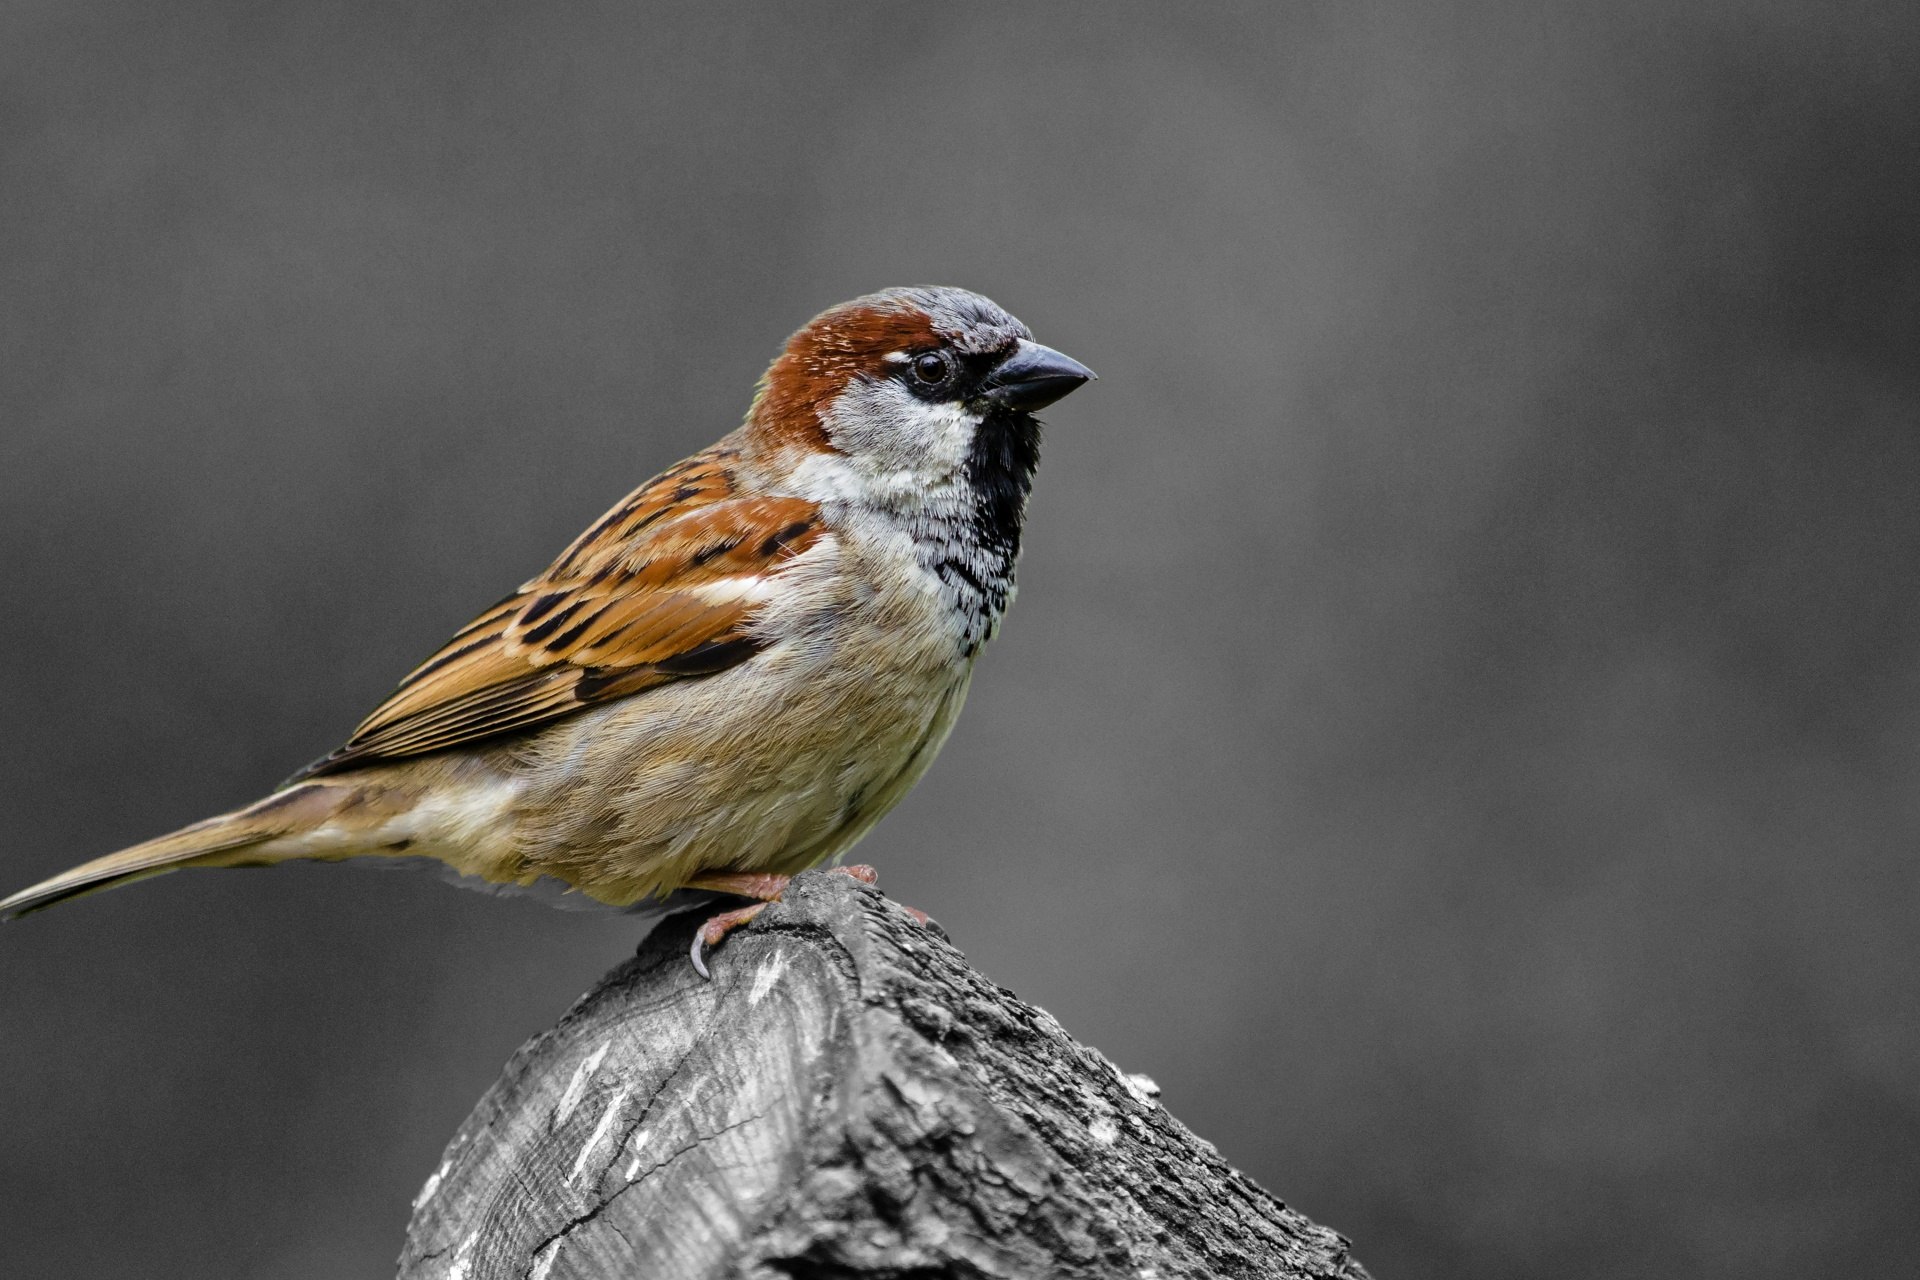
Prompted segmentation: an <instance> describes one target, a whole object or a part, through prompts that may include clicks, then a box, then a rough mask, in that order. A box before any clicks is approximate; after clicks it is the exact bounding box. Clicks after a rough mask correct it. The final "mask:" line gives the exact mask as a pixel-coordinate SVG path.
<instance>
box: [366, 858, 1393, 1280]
mask: <svg viewBox="0 0 1920 1280" xmlns="http://www.w3.org/2000/svg"><path fill="white" fill-rule="evenodd" d="M698 918H699V916H698V915H692V916H685V915H683V916H679V917H675V918H673V919H671V920H669V921H667V922H666V923H665V924H663V925H661V927H660V928H658V929H656V930H655V931H654V933H653V935H652V936H651V937H650V938H648V939H647V941H646V942H645V943H644V944H643V945H642V946H641V948H640V952H639V954H638V955H637V956H635V957H634V958H633V959H632V960H629V961H628V962H626V963H625V964H623V965H621V966H619V967H618V968H616V969H614V970H613V971H612V972H611V973H609V974H608V975H607V976H606V977H605V978H604V979H602V980H601V982H600V984H599V985H598V986H597V987H595V988H594V989H593V990H592V991H591V992H589V993H588V994H587V995H586V996H584V997H582V998H581V1000H580V1001H579V1003H578V1004H576V1005H575V1006H574V1007H573V1008H572V1009H571V1010H570V1011H568V1013H567V1014H566V1016H565V1017H564V1018H562V1019H561V1020H560V1023H559V1025H557V1026H555V1027H554V1028H553V1029H552V1030H550V1031H547V1032H545V1033H543V1034H541V1035H539V1036H536V1037H535V1038H534V1039H533V1040H532V1041H531V1042H529V1043H528V1044H527V1045H526V1046H524V1047H523V1048H522V1049H521V1050H520V1051H519V1052H518V1053H516V1054H515V1055H514V1057H513V1060H512V1061H511V1062H509V1063H508V1064H507V1068H506V1071H505V1072H504V1074H503V1075H502V1076H501V1078H500V1080H499V1081H498V1082H497V1083H496V1084H495V1085H494V1086H493V1088H492V1089H490V1090H489V1091H488V1092H487V1094H486V1096H485V1097H483V1098H482V1099H481V1100H480V1102H479V1105H477V1106H476V1107H475V1108H474V1111H473V1114H472V1115H470V1116H468V1117H467V1120H466V1123H465V1124H463V1125H462V1126H461V1128H460V1132H459V1133H458V1134H457V1135H456V1136H455V1137H454V1139H453V1142H452V1144H451V1145H450V1146H449V1147H448V1148H447V1152H446V1156H445V1158H444V1159H443V1160H442V1161H441V1164H440V1167H439V1169H438V1170H436V1171H435V1172H434V1174H433V1176H432V1177H430V1178H428V1179H427V1183H426V1185H425V1186H424V1187H423V1188H422V1189H421V1191H420V1195H419V1198H418V1199H417V1200H416V1201H415V1202H414V1210H413V1221H412V1223H411V1224H410V1225H409V1227H408V1231H407V1243H406V1248H405V1250H404V1252H403V1253H402V1255H401V1259H400V1275H401V1276H402V1277H404V1278H406V1280H427V1278H428V1277H432V1278H433V1280H508V1278H509V1277H511V1278H512V1280H562V1278H575V1280H612V1278H614V1277H621V1278H623V1280H624V1278H627V1277H636V1278H644V1280H694V1278H695V1277H719V1276H730V1277H741V1278H743V1280H795V1278H796V1277H807V1278H809V1280H825V1278H826V1277H876V1278H877V1277H888V1278H890V1280H908V1278H912V1280H936V1278H937V1277H956V1278H957V1277H969V1278H973V1277H992V1278H998V1277H1007V1278H1008V1280H1013V1278H1016V1277H1017V1278H1019V1280H1034V1278H1036V1277H1096V1276H1098V1277H1110V1276H1125V1277H1133V1278H1135V1280H1172V1277H1176V1276H1179V1277H1188V1276H1191V1277H1218V1276H1235V1277H1240V1276H1246V1277H1253V1276H1259V1277H1306V1276H1319V1277H1345V1278H1348V1280H1365V1278H1366V1272H1365V1271H1364V1270H1363V1269H1362V1268H1361V1266H1360V1264H1359V1263H1358V1262H1356V1261H1355V1260H1354V1259H1353V1257H1352V1256H1351V1254H1350V1253H1349V1252H1348V1247H1347V1242H1346V1240H1344V1239H1342V1238H1341V1237H1340V1236H1339V1235H1337V1234H1335V1233H1334V1232H1332V1231H1330V1230H1328V1229H1327V1228H1325V1227H1321V1226H1317V1225H1315V1224H1314V1223H1312V1222H1309V1221H1308V1220H1307V1219H1306V1218H1304V1217H1302V1216H1301V1215H1300V1214H1298V1213H1296V1212H1294V1211H1293V1210H1291V1209H1288V1208H1287V1207H1286V1206H1285V1205H1283V1204H1281V1203H1280V1202H1279V1201H1278V1200H1276V1199H1274V1198H1273V1197H1272V1196H1270V1195H1268V1194H1267V1193H1266V1192H1265V1191H1263V1190H1262V1189H1261V1188H1260V1187H1258V1186H1257V1185H1255V1184H1254V1183H1253V1182H1252V1181H1250V1180H1249V1179H1247V1178H1245V1177H1243V1176H1242V1175H1240V1174H1239V1173H1237V1172H1235V1171H1234V1170H1233V1169H1232V1168H1230V1167H1229V1166H1228V1165H1227V1164H1226V1162H1225V1161H1223V1160H1222V1159H1221V1158H1220V1155H1219V1153H1218V1152H1216V1151H1215V1150H1214V1148H1213V1147H1212V1146H1211V1145H1210V1144H1208V1143H1207V1142H1204V1141H1202V1140H1201V1139H1199V1138H1197V1137H1195V1136H1194V1135H1193V1134H1192V1133H1191V1132H1189V1131H1188V1130H1187V1129H1186V1127H1185V1126H1184V1125H1182V1124H1180V1123H1179V1122H1178V1121H1177V1120H1175V1119H1173V1117H1171V1116H1169V1115H1168V1114H1167V1113H1166V1111H1165V1110H1163V1109H1162V1108H1161V1107H1160V1106H1159V1103H1158V1101H1157V1094H1158V1090H1157V1089H1156V1088H1155V1086H1154V1085H1153V1083H1152V1082H1151V1081H1149V1080H1147V1079H1146V1078H1145V1077H1143V1076H1128V1075H1126V1074H1124V1073H1122V1072H1121V1071H1120V1070H1119V1069H1118V1068H1117V1067H1115V1066H1114V1065H1113V1064H1112V1063H1111V1062H1109V1061H1108V1060H1107V1059H1106V1058H1105V1057H1104V1056H1102V1055H1101V1054H1100V1053H1098V1052H1097V1051H1095V1050H1092V1049H1089V1048H1086V1047H1084V1046H1082V1045H1079V1044H1076V1043H1075V1042H1074V1041H1073V1039H1072V1038H1071V1037H1070V1036H1068V1035H1067V1033H1066V1032H1065V1031H1064V1030H1063V1029H1062V1028H1061V1027H1060V1024H1059V1023H1057V1022H1055V1021H1054V1019H1053V1018H1052V1016H1051V1015H1049V1014H1047V1013H1046V1012H1045V1011H1043V1010H1041V1009H1037V1008H1035V1007H1034V1006H1032V1005H1029V1004H1026V1003H1024V1002H1022V1001H1021V1000H1019V999H1018V998H1016V997H1015V996H1014V995H1012V994H1011V993H1010V992H1007V991H1004V990H1002V989H1000V988H999V987H996V986H994V985H993V984H992V983H991V982H988V981H987V980H986V979H985V978H983V977H981V976H980V974H978V973H977V972H975V971H974V970H973V969H972V968H971V967H970V966H969V965H968V964H967V962H966V959H965V957H963V956H962V955H961V954H960V953H959V951H957V950H955V949H954V947H953V946H952V945H951V944H949V943H948V942H947V941H946V939H945V937H944V935H943V934H941V933H940V932H939V931H938V929H937V926H936V927H922V926H920V925H918V924H915V923H914V922H913V921H912V920H911V919H909V918H908V916H907V915H906V913H905V912H904V911H902V910H901V909H900V908H899V907H897V906H895V905H894V904H892V903H890V902H889V901H887V899H886V898H884V897H883V896H881V895H880V894H879V893H878V892H877V891H875V890H873V889H870V888H867V887H866V886H863V885H860V884H856V883H855V882H854V881H852V880H851V879H849V878H847V877H845V876H839V875H828V874H824V873H819V872H815V873H810V874H808V875H805V876H801V877H799V878H798V879H796V880H795V881H794V884H793V887H792V890H791V892H790V893H789V894H788V896H787V900H786V902H784V903H782V904H779V905H776V906H774V907H771V908H769V909H768V910H767V911H766V912H765V913H764V914H762V915H761V917H760V919H759V920H758V921H756V922H755V923H754V924H753V925H752V926H751V927H749V928H747V929H744V930H742V931H740V932H738V933H735V934H734V935H733V936H732V937H731V938H729V939H727V941H726V942H725V943H724V944H723V945H722V946H721V947H720V948H719V949H717V950H716V951H715V952H714V953H713V955H712V956H711V958H710V963H711V965H712V969H713V975H714V980H713V981H712V982H706V981H703V980H701V978H700V977H699V976H698V975H697V974H695V972H694V971H693V968H692V966H691V965H690V964H689V963H688V960H687V949H688V945H689V943H690V941H691V937H692V931H693V928H694V925H695V922H696V921H697V919H698Z"/></svg>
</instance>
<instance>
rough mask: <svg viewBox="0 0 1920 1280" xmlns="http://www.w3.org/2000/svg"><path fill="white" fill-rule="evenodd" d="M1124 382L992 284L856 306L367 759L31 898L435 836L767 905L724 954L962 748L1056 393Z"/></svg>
mask: <svg viewBox="0 0 1920 1280" xmlns="http://www.w3.org/2000/svg"><path fill="white" fill-rule="evenodd" d="M1093 376H1094V375H1093V373H1092V371H1091V370H1089V369H1088V368H1087V367H1086V366H1084V365H1082V364H1080V363H1079V362H1078V361H1076V360H1073V359H1071V358H1070V357H1068V356H1065V355H1062V354H1061V353H1060V352H1058V351H1055V350H1052V349H1051V348H1049V347H1044V346H1041V345H1040V344H1039V343H1037V342H1035V341H1034V340H1033V336H1032V334H1031V333H1030V332H1029V331H1028V329H1027V327H1026V326H1025V325H1024V324H1022V323H1020V321H1018V320H1016V319H1015V318H1014V317H1013V316H1011V315H1009V314H1008V313H1007V312H1005V311H1003V310H1002V309H1001V308H1000V307H999V306H997V305H995V304H994V303H993V302H991V301H989V300H988V299H986V298H983V297H981V296H980V295H979V294H975V293H970V292H967V291H966V290H964V289H955V288H936V287H919V288H903V289H889V290H886V291H884V292H881V293H875V294H870V295H868V296H866V297H862V298H856V299H855V300H853V301H851V302H846V303H842V304H841V305H839V306H836V307H833V308H830V309H829V310H827V311H825V312H822V313H821V314H820V315H818V316H816V317H815V318H814V319H813V320H812V321H810V322H809V323H808V324H807V325H806V326H805V327H803V328H802V329H800V330H799V331H798V332H797V333H795V334H794V335H793V336H792V337H791V338H789V339H788V341H787V343H786V345H785V347H784V349H783V350H782V351H781V353H780V355H779V356H778V357H777V358H776V359H775V360H774V362H773V364H772V365H771V366H770V367H769V368H768V369H767V372H766V374H765V375H764V376H763V377H762V378H761V380H760V383H759V386H758V388H757V390H756V392H755V394H754V397H753V400H752V403H751V405H750V407H749V409H748V411H747V415H746V420H745V422H744V424H743V425H741V426H740V427H739V428H738V429H737V430H735V431H734V432H732V433H731V434H729V435H727V436H725V437H723V438H722V439H721V440H720V441H719V442H718V443H716V444H714V445H713V446H711V447H710V448H708V449H705V450H703V451H702V452H700V453H696V454H694V455H693V456H692V457H690V458H688V459H686V460H685V461H683V462H681V463H680V464H678V465H677V466H674V467H672V468H670V469H668V470H667V471H665V472H663V473H661V474H660V475H659V476H657V477H655V478H654V479H652V480H649V481H647V482H646V483H645V484H643V485H641V486H640V487H639V488H638V489H635V490H634V491H633V492H632V493H630V494H628V495H627V496H626V497H625V498H623V499H621V500H620V502H618V503H617V504H615V505H614V507H613V509H612V510H611V511H608V512H607V513H606V514H605V515H604V516H602V517H601V518H600V519H599V520H597V521H595V522H594V524H593V525H592V527H590V528H589V529H587V531H586V532H585V533H583V534H581V535H580V536H579V537H578V538H577V539H575V540H574V542H573V544H572V545H571V546H569V547H567V549H566V550H565V551H563V552H561V553H560V556H559V558H558V559H557V560H555V561H554V562H553V564H552V565H551V566H550V567H549V568H548V569H547V570H546V571H545V572H544V573H542V574H540V575H539V576H538V577H536V578H534V579H532V580H531V581H529V582H527V583H525V584H524V585H522V586H521V587H520V589H519V590H517V591H515V592H513V593H512V594H511V595H509V596H507V597H506V598H505V599H504V600H502V601H500V602H499V603H498V604H496V605H494V606H493V607H492V608H490V609H488V610H486V611H485V612H483V613H481V614H480V616H479V617H477V618H475V619H474V620H473V621H472V622H470V623H468V624H467V625H466V626H465V627H463V628H461V629H460V630H459V631H458V632H456V633H455V634H454V636H453V638H452V639H451V640H449V641H448V642H447V643H446V644H445V645H444V646H443V647H442V648H441V649H440V650H439V651H438V652H437V653H435V654H434V655H433V656H432V657H430V658H428V659H427V661H425V662H424V663H422V664H421V665H420V666H418V667H416V668H415V669H414V670H413V672H412V673H411V674H410V675H408V676H407V677H406V678H405V679H404V680H402V681H401V682H400V685H399V687H398V688H397V689H395V690H394V691H393V693H392V694H391V695H390V696H389V697H388V698H387V700H386V701H385V702H383V703H381V704H380V706H379V707H378V708H376V709H375V710H374V712H373V714H372V715H370V716H368V717H367V718H366V719H365V720H364V721H362V722H361V724H360V726H359V728H357V729H355V730H354V732H353V734H352V736H351V737H349V738H348V739H347V741H346V742H345V744H344V745H342V746H341V747H340V748H339V749H337V750H335V751H333V752H332V753H331V754H329V755H326V756H324V757H322V758H321V759H319V760H317V761H315V762H314V763H312V764H310V765H308V766H307V767H306V768H305V769H303V770H301V771H300V772H299V773H297V774H295V775H294V776H293V777H292V778H290V779H288V780H287V781H286V782H285V783H283V784H281V786H280V787H279V789H277V790H275V791H274V792H273V793H272V794H270V795H268V796H266V797H265V798H263V799H261V800H258V801H256V802H254V803H253V804H249V805H246V806H244V807H242V808H239V809H235V810H233V811H232V812H229V813H223V814H219V815H217V816H215V817H212V818H208V819H205V820H204V821H201V822H196V823H194V824H193V825H191V826H188V827H184V828H182V829H181V830H179V831H175V832H173V833H172V834H170V835H164V836H160V837H158V838H157V839H153V840H149V841H146V842H145V843H143V844H138V845H134V846H132V847H131V848H128V849H124V850H121V851H120V852H118V853H112V854H108V855H107V856H105V857H102V858H97V859H95V860H93V861H92V862H88V863H84V864H82V865H81V866H78V867H75V868H73V869H72V870H69V871H65V872H63V873H61V874H59V875H57V876H54V877H53V878H51V879H49V880H45V881H42V882H41V883H39V884H36V885H34V886H33V887H31V888H28V889H24V890H22V891H21V892H19V893H16V894H14V895H13V896H12V897H10V898H7V899H6V900H4V901H0V915H7V916H13V915H19V914H22V913H25V912H28V911H33V910H37V909H39V908H42V907H46V906H50V905H52V904H54V903H57V902H61V901H64V900H66V899H68V898H73V897H76V896H79V895H80V894H84V893H90V892H94V891H96V890H100V889H106V888H111V887H113V886H116V885H121V884H127V883H130V882H132V881H134V880H140V879H145V878H147V877H149V876H155V875H160V874H163V873H165V872H169V871H176V870H179V869H181V868H185V867H255V866H271V865H274V864H277V863H282V862H289V861H294V860H318V861H325V862H332V861H340V860H344V859H350V858H370V859H419V858H426V859H431V860H434V861H436V862H438V863H441V864H444V866H445V867H447V868H450V869H451V870H452V871H453V872H455V873H457V875H458V877H459V878H460V879H461V880H463V881H466V882H469V883H473V884H475V885H476V886H477V887H487V886H493V887H497V888H503V889H506V890H508V891H512V890H531V889H534V888H537V887H540V886H547V887H555V886H557V887H558V888H559V889H560V890H561V891H562V892H563V894H564V895H565V896H566V897H568V898H571V899H573V900H575V901H581V900H584V901H587V902H590V903H593V904H601V905H604V906H607V907H611V908H619V909H626V910H638V911H646V910H650V909H652V910H659V909H663V908H664V907H665V904H667V903H668V902H669V900H671V899H673V897H674V895H675V894H683V893H685V892H686V891H701V892H703V893H705V894H707V895H709V896H711V895H716V894H733V895H737V896H740V897H745V898H750V899H753V900H754V902H753V904H752V905H749V906H746V907H742V908H738V909H736V910H733V911H728V912H723V913H721V914H719V915H716V916H714V917H713V918H712V919H710V920H708V921H707V922H706V923H705V924H704V925H703V926H702V927H701V928H700V929H699V930H698V931H697V932H696V936H695V938H694V942H693V962H694V965H695V967H696V968H699V969H700V971H701V973H702V974H703V975H704V974H706V973H707V969H706V966H705V965H704V963H703V962H702V960H701V950H702V948H703V946H706V947H711V946H713V945H714V944H716V943H718V942H719V941H720V939H721V938H724V937H725V936H726V934H727V932H728V931H729V930H730V929H732V928H736V927H738V926H739V925H741V924H744V923H745V922H746V921H747V920H749V919H751V918H752V917H753V916H754V914H756V913H757V912H758V911H759V910H760V909H762V908H763V907H764V906H765V905H766V904H767V903H768V902H771V901H777V900H778V899H779V897H780V895H781V893H782V892H783V891H784V890H785V888H786V885H787V881H788V880H789V879H790V878H791V877H792V876H793V875H794V874H796V873H798V872H800V871H803V870H806V869H808V868H810V867H814V866H817V865H819V864H821V863H824V862H833V863H835V864H837V863H838V860H839V859H840V858H841V857H842V855H844V854H845V853H846V852H847V850H848V849H850V848H851V847H852V846H853V845H854V844H855V843H856V842H857V841H859V840H860V838H861V837H862V836H864V835H865V834H866V833H867V832H868V831H869V830H871V829H872V828H873V826H874V824H875V823H877V822H878V821H879V820H880V819H881V818H882V817H883V816H884V815H885V814H886V813H887V812H888V810H890V809H892V808H893V806H894V805H896V804H898V803H899V801H900V799H901V798H902V797H903V796H904V795H906V793H907V791H908V790H909V789H911V788H912V786H913V785H914V783H915V782H917V781H919V779H920V777H921V775H922V774H924V773H925V772H926V770H927V767H928V766H929V765H930V764H931V763H932V762H933V758H934V756H935V755H936V754H937V753H938V752H939V750H940V747H941V745H942V744H943V743H944V742H945V740H946V738H947V734H948V733H949V732H950V731H951V730H952V728H953V724H954V720H955V717H956V716H958V715H959V713H960V707H961V704H962V702H964V701H965V699H966V695H967V685H968V682H969V680H970V678H971V676H972V672H973V664H974V660H975V659H976V658H977V657H978V656H979V653H980V650H981V647H982V646H983V645H985V644H986V643H987V642H988V641H989V640H991V639H992V638H993V636H994V634H995V632H996V631H997V630H998V627H999V624H1000V619H1001V616H1002V615H1003V614H1004V612H1005V611H1006V608H1007V606H1008V604H1009V603H1010V602H1011V601H1012V599H1013V594H1014V565H1015V561H1016V560H1017V559H1018V557H1019V553H1020V532H1021V525H1022V523H1023V521H1024V519H1025V516H1026V509H1027V496H1028V492H1029V490H1030V488H1031V486H1032V482H1033V476H1034V469H1035V467H1036V465H1037V464H1038V462H1039V451H1040V424H1039V422H1038V421H1037V420H1036V419H1035V418H1034V416H1033V414H1034V412H1035V411H1036V410H1039V409H1042V408H1045V407H1046V406H1048V405H1050V404H1052V403H1054V402H1055V401H1057V400H1059V399H1060V398H1061V397H1062V396H1065V395H1066V394H1068V393H1069V392H1071V391H1073V390H1074V389H1075V388H1076V387H1079V386H1080V385H1081V384H1083V383H1085V382H1086V381H1088V380H1089V379H1091V378H1092V377H1093ZM840 869H841V870H843V871H846V872H847V873H849V874H852V875H855V876H856V877H857V878H860V879H863V880H866V881H868V882H871V880H872V879H873V873H872V871H871V869H870V868H866V867H843V868H840ZM916 914H917V913H916ZM921 918H922V919H923V920H924V916H922V917H921Z"/></svg>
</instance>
